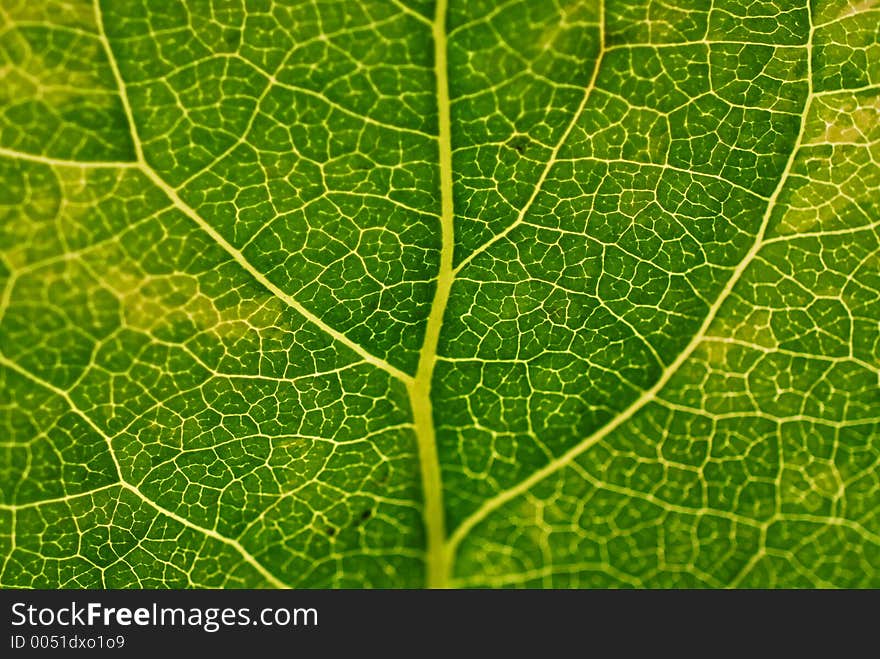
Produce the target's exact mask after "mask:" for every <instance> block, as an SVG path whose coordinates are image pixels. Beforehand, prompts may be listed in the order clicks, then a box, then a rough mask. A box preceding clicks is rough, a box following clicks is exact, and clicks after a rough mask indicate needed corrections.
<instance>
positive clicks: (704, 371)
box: [0, 0, 880, 588]
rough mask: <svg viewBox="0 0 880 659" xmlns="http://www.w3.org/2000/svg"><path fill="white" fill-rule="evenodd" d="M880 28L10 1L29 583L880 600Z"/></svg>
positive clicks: (3, 381) (1, 37)
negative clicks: (621, 591) (733, 593)
mask: <svg viewBox="0 0 880 659" xmlns="http://www.w3.org/2000/svg"><path fill="white" fill-rule="evenodd" d="M673 5H674V6H673ZM878 24H880V5H878V4H877V3H876V2H875V1H874V0H868V1H867V2H857V1H856V0H813V1H812V3H808V2H807V0H794V1H792V2H781V1H780V0H758V1H755V2H745V1H744V0H683V1H682V2H678V3H666V2H661V1H660V0H626V1H624V0H605V2H598V1H597V0H554V1H553V2H544V1H540V2H539V1H537V0H505V1H501V2H495V1H494V0H493V1H489V0H469V1H467V2H465V1H464V0H437V2H428V1H427V0H358V1H357V2H351V1H349V0H246V1H245V0H200V1H198V2H195V1H193V2H183V1H181V0H174V1H169V0H112V1H110V0H68V1H65V2H62V1H61V0H40V2H33V1H28V0H9V1H7V2H4V3H3V5H2V8H0V72H2V74H0V75H2V81H0V182H2V185H0V287H2V288H0V295H2V297H0V339H2V346H0V392H2V398H0V428H2V430H0V444H2V448H0V450H2V456H3V457H2V460H0V474H2V476H0V555H2V557H3V558H2V566H0V584H2V585H3V586H5V587H43V588H57V587H68V588H80V587H114V588H137V587H139V588H168V587H174V588H181V587H269V586H274V587H285V586H290V587H421V586H430V587H448V586H452V587H466V586H480V587H486V586H490V587H682V586H687V587H878V586H880V470H878V461H880V413H878V410H880V212H878V208H880V206H878V203H880V30H878V27H877V26H878Z"/></svg>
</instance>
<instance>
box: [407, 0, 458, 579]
mask: <svg viewBox="0 0 880 659" xmlns="http://www.w3.org/2000/svg"><path fill="white" fill-rule="evenodd" d="M446 8H447V0H438V1H437V8H436V14H435V16H434V22H433V28H432V29H433V37H434V72H435V78H436V84H437V118H438V155H439V165H440V202H441V211H440V235H441V248H440V267H439V271H438V274H437V288H436V290H435V292H434V300H433V302H432V304H431V313H430V314H429V316H428V323H427V326H426V328H425V338H424V341H423V342H422V349H421V351H420V353H419V366H418V369H417V370H416V375H415V377H414V378H413V379H412V381H411V382H409V383H408V387H407V388H408V390H409V398H410V406H411V407H412V413H413V423H414V426H415V432H416V438H417V441H418V451H419V465H420V468H421V475H422V496H423V498H424V502H423V515H424V525H425V534H426V548H425V551H426V557H425V560H426V585H427V586H428V587H429V588H443V587H445V586H446V585H447V583H448V577H449V554H448V553H447V551H446V523H445V519H444V511H443V483H442V480H441V475H440V460H439V457H438V455H437V437H436V434H435V431H434V418H433V408H432V405H431V380H432V378H433V375H434V366H435V365H436V363H437V343H438V341H439V339H440V328H441V327H442V325H443V316H444V315H445V314H446V305H447V303H448V302H449V290H450V289H451V288H452V281H453V277H454V275H453V270H452V254H453V250H454V247H455V240H454V235H453V231H454V215H453V209H452V136H451V128H450V116H449V115H450V109H449V76H448V67H447V61H446V50H447V47H446Z"/></svg>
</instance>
